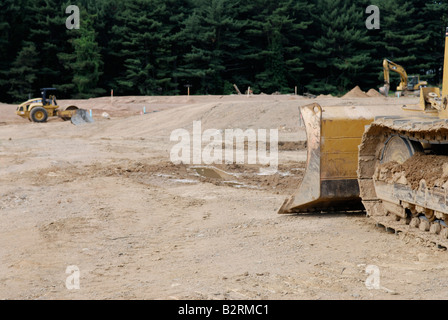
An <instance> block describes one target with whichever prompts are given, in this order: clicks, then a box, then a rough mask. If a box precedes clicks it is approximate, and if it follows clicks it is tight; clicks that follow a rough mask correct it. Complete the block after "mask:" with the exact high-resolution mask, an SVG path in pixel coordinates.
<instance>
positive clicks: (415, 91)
mask: <svg viewBox="0 0 448 320" xmlns="http://www.w3.org/2000/svg"><path fill="white" fill-rule="evenodd" d="M390 71H394V72H396V73H398V74H399V75H400V84H399V85H398V86H397V92H398V93H400V94H401V95H403V96H405V95H416V96H418V95H419V94H420V88H421V87H426V86H427V85H428V82H426V81H420V76H419V75H408V74H407V72H406V70H405V69H404V68H403V67H402V66H400V65H399V64H396V63H395V62H392V61H390V60H389V59H384V60H383V73H384V86H383V87H381V88H379V89H380V90H379V91H380V93H382V94H384V95H385V96H386V97H387V96H388V95H389V89H390Z"/></svg>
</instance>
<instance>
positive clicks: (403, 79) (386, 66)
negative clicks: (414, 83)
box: [383, 59, 408, 96]
mask: <svg viewBox="0 0 448 320" xmlns="http://www.w3.org/2000/svg"><path fill="white" fill-rule="evenodd" d="M390 70H392V71H394V72H396V73H398V74H399V75H400V85H399V86H398V87H397V90H398V91H402V90H406V88H407V86H408V74H407V73H406V70H405V69H404V68H403V67H402V66H400V65H399V64H396V63H395V62H392V61H390V60H388V59H384V60H383V71H384V89H385V90H384V91H385V92H384V94H385V96H387V95H388V93H389V88H390V74H389V72H390Z"/></svg>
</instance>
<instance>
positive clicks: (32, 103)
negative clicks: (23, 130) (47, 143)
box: [16, 88, 93, 124]
mask: <svg viewBox="0 0 448 320" xmlns="http://www.w3.org/2000/svg"><path fill="white" fill-rule="evenodd" d="M40 91H41V97H40V98H33V99H29V100H27V101H25V102H23V103H22V104H20V105H19V106H18V107H17V109H16V114H17V115H19V116H20V117H22V118H25V119H28V120H29V121H31V122H46V121H47V120H48V118H49V117H56V116H57V117H60V118H61V119H63V120H72V123H74V124H80V123H86V122H93V119H92V118H91V117H90V116H89V115H88V114H87V112H86V110H84V109H80V108H78V107H77V106H73V105H70V106H67V107H61V106H59V105H58V103H57V101H56V96H55V95H54V94H51V95H50V94H49V93H50V92H52V93H53V92H54V91H56V88H42V89H40Z"/></svg>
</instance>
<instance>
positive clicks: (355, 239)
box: [0, 95, 448, 300]
mask: <svg viewBox="0 0 448 320" xmlns="http://www.w3.org/2000/svg"><path fill="white" fill-rule="evenodd" d="M406 99H409V101H407V102H414V103H417V99H416V98H413V99H411V98H400V99H397V98H395V99H394V98H389V99H388V101H389V103H390V101H394V103H396V104H402V103H403V102H404V101H406ZM312 102H318V103H320V104H322V105H324V106H325V105H327V106H329V105H352V106H356V105H357V104H363V105H375V104H381V103H384V102H385V98H383V97H375V98H374V97H370V98H350V97H345V98H344V99H342V98H332V97H328V96H325V97H319V98H317V99H309V98H305V97H300V96H292V95H291V96H289V95H256V96H250V97H247V96H236V95H235V96H191V97H186V96H179V97H114V99H113V100H112V99H111V98H110V97H105V98H98V99H89V100H83V101H67V100H66V101H61V104H64V103H66V104H72V103H74V104H76V105H78V106H80V107H82V108H85V109H91V110H92V113H93V116H94V119H95V122H94V123H92V124H88V125H82V126H74V125H72V124H71V123H70V122H64V121H62V120H60V119H57V118H54V119H51V120H50V121H48V122H47V123H45V124H37V123H30V122H28V121H27V120H23V119H21V118H20V117H18V116H17V115H15V114H14V110H15V107H16V106H13V105H6V104H0V243H1V248H0V298H1V299H167V300H170V299H232V300H233V299H235V300H236V299H267V300H270V299H276V300H287V299H288V300H289V299H294V300H301V299H332V300H333V299H335V300H338V299H406V300H408V299H447V298H448V268H447V262H446V261H447V257H448V256H447V254H448V253H447V252H446V251H443V250H440V249H437V248H434V247H430V246H426V245H424V244H421V243H419V242H418V241H417V240H416V239H409V238H405V237H403V236H400V235H396V234H393V233H389V232H386V231H385V230H384V229H381V228H379V227H377V226H375V225H374V224H373V223H372V222H371V221H370V220H369V219H368V218H366V217H365V216H364V215H362V214H356V215H349V214H344V213H339V214H338V213H336V214H327V215H324V214H311V215H278V214H277V213H276V211H277V209H278V208H279V207H280V205H281V204H282V202H283V200H284V199H285V198H286V197H287V196H288V195H290V194H291V193H292V192H293V191H294V190H295V189H296V188H297V186H298V185H299V184H300V180H301V178H302V176H303V173H304V170H305V161H306V149H305V144H304V141H305V140H306V138H305V131H304V128H303V127H302V126H300V120H299V116H298V107H299V106H300V105H305V104H309V103H312ZM143 108H145V111H146V114H141V112H142V110H143ZM104 112H107V113H108V115H109V116H110V119H106V118H105V117H103V116H102V114H103V113H104ZM197 120H201V123H202V129H203V130H205V129H207V128H215V129H218V130H223V129H229V128H241V129H243V130H245V129H248V128H251V129H260V128H265V129H278V130H279V140H280V153H279V170H278V173H277V174H275V175H272V176H266V175H260V174H259V167H257V165H252V166H250V165H220V166H217V167H218V168H219V169H221V170H223V171H225V172H227V174H228V175H230V176H231V177H233V178H234V179H232V180H231V181H229V180H228V179H216V178H212V177H203V176H201V175H199V174H198V173H197V171H195V170H194V166H192V165H188V164H180V165H175V164H173V163H172V162H171V161H170V150H171V148H172V147H173V145H174V144H175V143H174V142H172V141H170V134H171V133H172V131H173V130H176V129H180V128H183V129H186V130H190V131H191V130H192V124H193V121H197ZM73 266H75V268H77V269H76V270H79V287H75V288H72V287H70V284H75V283H76V282H69V283H68V284H67V280H68V279H72V278H70V277H72V276H73V275H74V273H70V270H72V269H70V268H72V267H73ZM67 268H69V269H67ZM370 270H377V273H376V275H378V277H376V278H375V279H376V280H379V281H380V282H379V283H378V282H375V283H376V284H377V285H378V286H376V287H373V288H372V286H369V285H366V282H367V283H370V284H371V282H369V281H370V280H371V279H372V274H370V273H367V271H369V272H370ZM67 271H68V272H67ZM70 288H71V289H70Z"/></svg>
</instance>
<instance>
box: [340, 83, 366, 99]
mask: <svg viewBox="0 0 448 320" xmlns="http://www.w3.org/2000/svg"><path fill="white" fill-rule="evenodd" d="M342 98H344V99H346V98H369V96H368V95H367V94H366V93H365V92H364V91H362V90H361V88H360V87H359V86H356V87H354V88H353V89H352V90H350V91H349V92H347V93H346V94H345V95H344V96H343V97H342Z"/></svg>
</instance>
